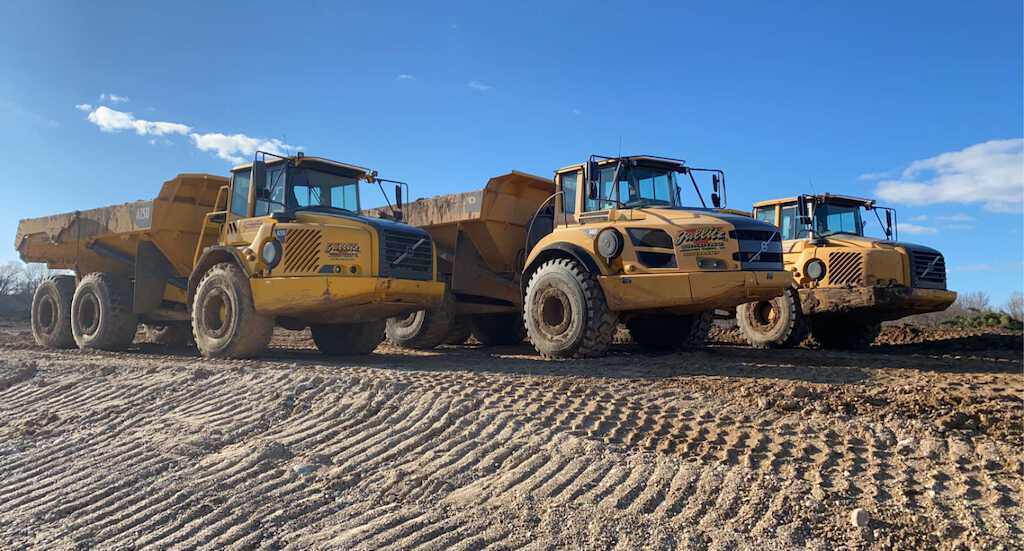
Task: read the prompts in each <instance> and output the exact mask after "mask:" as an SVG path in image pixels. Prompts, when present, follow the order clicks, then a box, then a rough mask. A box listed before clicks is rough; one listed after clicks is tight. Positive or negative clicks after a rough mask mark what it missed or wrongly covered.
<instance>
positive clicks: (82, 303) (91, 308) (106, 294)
mask: <svg viewBox="0 0 1024 551" xmlns="http://www.w3.org/2000/svg"><path fill="white" fill-rule="evenodd" d="M138 327H139V318H138V316H137V315H135V313H134V312H132V285H131V282H130V281H128V278H126V277H124V276H122V275H118V274H111V273H102V272H97V273H91V274H88V275H86V276H85V277H83V278H82V281H80V282H79V283H78V287H76V288H75V297H74V298H73V299H72V301H71V333H72V335H74V337H75V343H76V344H77V345H78V347H79V348H81V349H87V348H94V349H98V350H121V349H124V348H126V347H127V346H128V345H130V344H131V343H132V341H133V340H135V330H136V329H138Z"/></svg>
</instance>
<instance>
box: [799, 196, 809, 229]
mask: <svg viewBox="0 0 1024 551" xmlns="http://www.w3.org/2000/svg"><path fill="white" fill-rule="evenodd" d="M796 208H797V212H798V214H799V216H800V224H801V225H807V224H810V223H811V216H810V213H809V212H808V209H807V198H806V197H800V198H798V199H797V200H796Z"/></svg>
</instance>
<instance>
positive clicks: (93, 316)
mask: <svg viewBox="0 0 1024 551" xmlns="http://www.w3.org/2000/svg"><path fill="white" fill-rule="evenodd" d="M78 323H79V326H80V327H81V328H82V334H84V335H90V336H91V335H94V334H96V330H97V329H99V325H100V303H99V301H98V300H96V296H95V295H93V294H92V293H87V294H85V295H83V296H82V302H81V306H79V308H78Z"/></svg>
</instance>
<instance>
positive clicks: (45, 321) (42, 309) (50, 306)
mask: <svg viewBox="0 0 1024 551" xmlns="http://www.w3.org/2000/svg"><path fill="white" fill-rule="evenodd" d="M36 320H37V322H38V326H39V330H40V331H42V332H43V333H44V334H47V335H50V334H53V331H54V329H56V328H57V305H56V304H54V302H53V297H50V296H45V297H43V299H42V300H40V301H39V306H38V308H36Z"/></svg>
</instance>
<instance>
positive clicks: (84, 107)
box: [75, 103, 92, 113]
mask: <svg viewBox="0 0 1024 551" xmlns="http://www.w3.org/2000/svg"><path fill="white" fill-rule="evenodd" d="M75 109H78V110H79V111H85V112H86V113H88V112H89V111H92V104H91V103H79V104H78V105H76V106H75Z"/></svg>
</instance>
